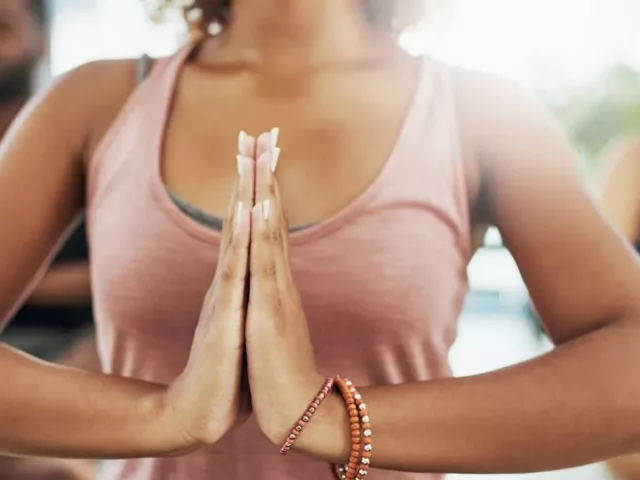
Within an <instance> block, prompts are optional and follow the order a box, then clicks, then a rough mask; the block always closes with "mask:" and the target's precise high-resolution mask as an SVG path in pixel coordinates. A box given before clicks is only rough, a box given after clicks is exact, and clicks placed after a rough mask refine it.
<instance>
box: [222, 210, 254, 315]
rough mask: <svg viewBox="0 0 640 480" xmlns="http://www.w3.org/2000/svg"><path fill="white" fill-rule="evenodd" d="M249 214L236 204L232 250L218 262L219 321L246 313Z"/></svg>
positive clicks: (249, 236) (228, 249)
mask: <svg viewBox="0 0 640 480" xmlns="http://www.w3.org/2000/svg"><path fill="white" fill-rule="evenodd" d="M250 212H251V210H250V209H248V208H247V207H245V206H244V205H243V204H242V203H238V204H237V207H236V213H235V215H234V224H233V227H232V233H231V239H230V242H229V247H228V248H227V250H226V252H225V254H224V256H222V257H221V259H220V260H219V263H218V271H217V274H216V277H217V278H216V280H217V281H216V295H215V311H216V314H217V313H220V314H221V315H220V317H218V315H216V318H217V319H218V318H220V319H223V318H227V317H230V316H233V315H234V314H236V313H238V314H242V312H243V310H244V296H245V285H246V280H247V266H248V262H249V242H250V238H251V213H250ZM234 318H235V317H234Z"/></svg>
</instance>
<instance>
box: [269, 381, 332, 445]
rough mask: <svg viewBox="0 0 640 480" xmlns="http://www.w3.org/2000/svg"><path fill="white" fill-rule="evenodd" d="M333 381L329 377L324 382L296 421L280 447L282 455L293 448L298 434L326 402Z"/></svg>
mask: <svg viewBox="0 0 640 480" xmlns="http://www.w3.org/2000/svg"><path fill="white" fill-rule="evenodd" d="M333 382H334V380H333V378H328V379H327V381H326V382H324V385H323V386H322V389H320V392H318V395H316V397H315V398H314V399H313V401H312V402H311V403H310V404H309V408H307V410H306V412H304V414H303V415H302V417H300V420H298V423H296V426H295V427H293V429H292V430H291V433H290V434H289V436H288V437H287V440H286V441H285V442H284V444H283V445H282V448H281V449H280V454H281V455H285V454H286V453H288V452H289V451H290V450H291V447H292V446H293V444H294V443H295V441H296V440H297V438H298V436H299V435H300V433H301V432H302V430H303V429H304V427H306V426H307V424H308V423H309V422H310V421H311V419H312V418H313V416H314V415H315V414H316V412H317V411H318V408H319V407H320V405H322V402H324V401H325V399H326V398H327V397H328V396H329V394H330V393H331V389H332V388H333Z"/></svg>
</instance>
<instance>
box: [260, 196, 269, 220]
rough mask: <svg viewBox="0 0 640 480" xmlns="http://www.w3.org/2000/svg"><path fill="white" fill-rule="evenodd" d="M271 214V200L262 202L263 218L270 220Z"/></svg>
mask: <svg viewBox="0 0 640 480" xmlns="http://www.w3.org/2000/svg"><path fill="white" fill-rule="evenodd" d="M270 212H271V200H265V201H264V202H262V216H263V217H264V219H265V220H269V213H270Z"/></svg>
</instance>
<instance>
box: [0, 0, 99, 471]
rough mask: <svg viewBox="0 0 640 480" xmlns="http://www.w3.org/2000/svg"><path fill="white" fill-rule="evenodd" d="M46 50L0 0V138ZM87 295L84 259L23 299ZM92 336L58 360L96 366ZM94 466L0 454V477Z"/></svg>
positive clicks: (21, 7) (55, 301)
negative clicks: (8, 456) (1, 91)
mask: <svg viewBox="0 0 640 480" xmlns="http://www.w3.org/2000/svg"><path fill="white" fill-rule="evenodd" d="M45 51H46V36H45V32H44V29H43V27H42V25H41V24H40V23H39V22H38V21H37V20H36V19H34V18H33V16H32V15H31V13H30V10H29V6H28V1H27V0H0V90H3V92H6V94H5V93H3V94H2V95H0V138H2V137H3V136H4V134H5V133H6V131H7V129H8V128H9V125H10V124H11V123H12V122H13V120H14V119H15V118H16V116H17V115H18V112H19V111H20V110H21V109H22V108H23V107H24V105H25V104H26V103H27V101H28V98H29V97H30V96H31V84H30V83H31V82H30V77H31V75H32V71H33V70H34V68H35V66H36V64H37V63H38V61H39V60H40V59H41V58H42V57H43V55H44V53H45ZM90 300H91V293H90V282H89V268H88V265H87V264H86V263H85V262H81V263H80V262H79V263H74V264H66V265H61V266H56V267H54V268H52V269H50V270H49V271H48V272H47V273H46V274H45V275H44V277H43V278H42V280H41V281H40V282H39V283H38V284H37V285H36V287H35V289H34V290H33V292H32V293H31V296H30V297H29V298H28V300H27V303H29V304H30V305H38V306H42V307H52V306H85V305H88V304H89V302H90ZM96 353H97V352H96V348H95V340H94V339H93V337H92V336H89V337H86V336H85V337H83V338H82V339H81V340H80V341H78V342H77V343H76V344H75V345H73V347H72V348H71V349H69V350H68V351H67V352H66V353H65V355H64V357H63V358H60V359H59V360H58V361H59V362H60V363H64V364H66V365H69V366H74V367H76V368H87V369H97V368H98V359H97V355H96ZM94 470H95V468H94V467H93V466H92V465H91V464H90V463H88V462H85V461H82V462H80V461H74V460H53V459H43V458H41V459H13V458H6V457H0V479H2V480H19V479H23V478H29V479H32V480H86V479H90V478H93V476H94V474H95V471H94Z"/></svg>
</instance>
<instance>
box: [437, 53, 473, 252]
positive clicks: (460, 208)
mask: <svg viewBox="0 0 640 480" xmlns="http://www.w3.org/2000/svg"><path fill="white" fill-rule="evenodd" d="M434 63H435V65H436V67H435V68H436V70H437V71H438V74H437V81H438V82H439V93H440V94H439V95H437V96H435V97H434V102H435V105H434V106H435V108H436V111H437V112H438V113H439V114H440V115H442V117H443V122H444V123H445V127H446V131H447V132H448V135H447V136H446V138H447V139H448V141H449V142H450V149H451V155H450V158H451V174H452V178H451V180H452V184H453V189H452V194H453V201H454V204H455V207H456V210H457V215H458V221H459V228H460V248H461V251H462V252H464V253H465V255H466V256H467V257H468V260H471V258H470V257H471V212H470V206H469V195H468V190H467V177H466V171H465V165H464V160H463V158H464V157H463V153H462V152H463V149H462V135H461V131H460V123H459V118H458V109H457V105H456V98H455V90H454V87H453V79H452V71H453V70H452V67H451V66H450V65H447V64H445V63H443V62H440V61H435V60H434Z"/></svg>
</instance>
